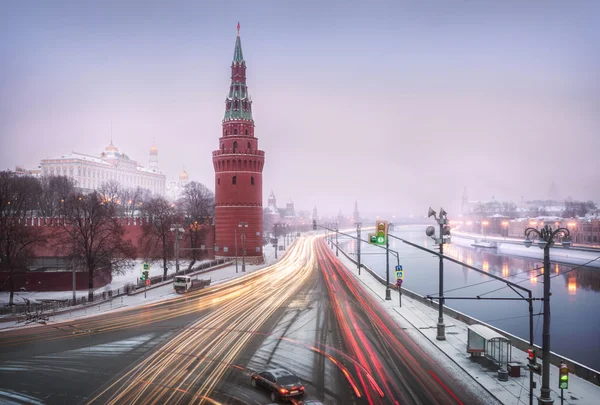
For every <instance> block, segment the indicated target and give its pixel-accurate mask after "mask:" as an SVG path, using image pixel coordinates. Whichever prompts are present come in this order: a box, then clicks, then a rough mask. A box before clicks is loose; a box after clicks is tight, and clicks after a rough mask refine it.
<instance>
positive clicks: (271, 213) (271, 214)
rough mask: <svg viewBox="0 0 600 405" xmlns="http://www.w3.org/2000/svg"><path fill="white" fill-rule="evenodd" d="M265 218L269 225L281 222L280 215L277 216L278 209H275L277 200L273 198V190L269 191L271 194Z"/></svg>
mask: <svg viewBox="0 0 600 405" xmlns="http://www.w3.org/2000/svg"><path fill="white" fill-rule="evenodd" d="M265 216H266V217H267V218H268V220H269V223H270V224H271V225H272V224H276V223H277V222H279V221H280V220H281V215H280V214H279V209H278V208H277V198H275V193H274V192H273V190H271V194H270V195H269V202H268V205H267V209H266V210H265Z"/></svg>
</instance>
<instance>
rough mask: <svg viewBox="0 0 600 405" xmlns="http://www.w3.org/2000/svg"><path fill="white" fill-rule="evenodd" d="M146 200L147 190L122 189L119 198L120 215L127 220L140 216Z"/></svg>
mask: <svg viewBox="0 0 600 405" xmlns="http://www.w3.org/2000/svg"><path fill="white" fill-rule="evenodd" d="M148 200H150V190H148V189H145V188H141V187H136V188H128V189H124V190H123V191H122V198H121V207H122V214H123V215H124V216H126V217H129V218H133V217H135V216H136V215H139V214H141V212H142V206H143V204H144V201H148Z"/></svg>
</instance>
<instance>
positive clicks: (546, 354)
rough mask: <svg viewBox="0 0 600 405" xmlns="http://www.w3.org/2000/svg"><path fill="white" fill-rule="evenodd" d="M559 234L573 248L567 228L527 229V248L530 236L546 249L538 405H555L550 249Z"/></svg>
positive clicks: (565, 243) (564, 242)
mask: <svg viewBox="0 0 600 405" xmlns="http://www.w3.org/2000/svg"><path fill="white" fill-rule="evenodd" d="M558 234H561V235H563V236H564V239H563V241H562V245H563V247H565V248H569V247H570V246H571V243H572V242H571V237H570V232H569V230H568V229H567V228H558V229H556V230H555V231H552V228H551V227H550V226H549V225H546V226H544V227H543V228H542V229H540V230H539V231H538V230H537V229H535V228H527V229H525V237H526V239H525V241H524V244H525V246H526V247H530V246H531V245H532V243H533V241H532V240H531V239H529V236H530V235H537V236H538V242H537V243H538V246H539V248H540V249H544V331H543V334H542V388H541V389H540V397H539V398H538V403H539V404H540V405H546V404H553V403H554V400H553V399H552V398H551V396H550V392H551V389H550V247H552V245H553V244H554V237H555V236H556V235H558Z"/></svg>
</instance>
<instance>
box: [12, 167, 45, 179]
mask: <svg viewBox="0 0 600 405" xmlns="http://www.w3.org/2000/svg"><path fill="white" fill-rule="evenodd" d="M15 175H17V176H31V177H41V176H42V169H41V168H40V167H38V168H37V169H25V168H24V167H22V166H16V167H15Z"/></svg>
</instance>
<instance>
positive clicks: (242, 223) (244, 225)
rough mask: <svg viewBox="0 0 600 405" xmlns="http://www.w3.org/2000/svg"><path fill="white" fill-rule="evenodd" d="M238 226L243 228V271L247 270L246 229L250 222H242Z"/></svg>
mask: <svg viewBox="0 0 600 405" xmlns="http://www.w3.org/2000/svg"><path fill="white" fill-rule="evenodd" d="M238 227H240V228H242V273H243V272H245V271H246V245H245V242H246V234H245V233H244V229H245V228H248V222H240V223H239V224H238ZM236 238H237V237H236Z"/></svg>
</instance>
